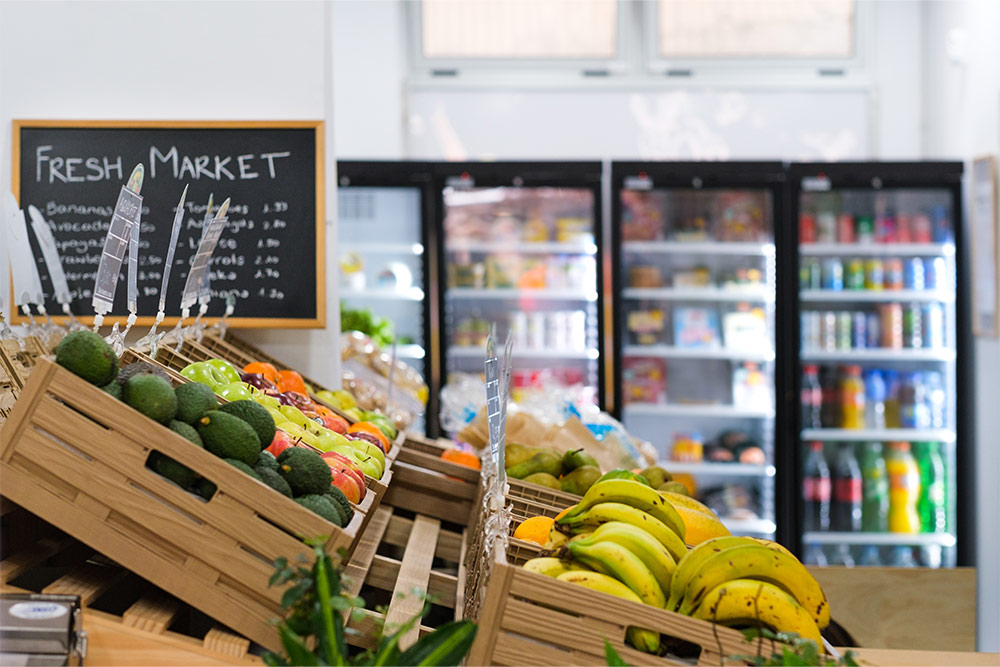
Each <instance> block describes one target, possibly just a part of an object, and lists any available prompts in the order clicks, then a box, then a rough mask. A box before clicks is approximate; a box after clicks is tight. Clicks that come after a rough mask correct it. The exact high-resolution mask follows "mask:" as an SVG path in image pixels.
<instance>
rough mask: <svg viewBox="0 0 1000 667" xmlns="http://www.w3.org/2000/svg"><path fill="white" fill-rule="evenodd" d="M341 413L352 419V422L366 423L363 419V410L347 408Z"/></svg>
mask: <svg viewBox="0 0 1000 667" xmlns="http://www.w3.org/2000/svg"><path fill="white" fill-rule="evenodd" d="M341 412H343V413H344V414H345V415H347V417H348V419H350V420H351V421H355V422H360V421H364V418H362V416H361V410H359V409H358V408H347V409H344V410H341Z"/></svg>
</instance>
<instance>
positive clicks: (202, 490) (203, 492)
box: [194, 477, 216, 500]
mask: <svg viewBox="0 0 1000 667" xmlns="http://www.w3.org/2000/svg"><path fill="white" fill-rule="evenodd" d="M194 490H195V492H196V493H197V494H198V495H199V496H201V497H202V498H204V499H205V500H209V499H210V498H211V497H212V496H213V495H215V490H216V486H215V484H213V483H212V482H210V481H208V480H207V479H205V478H204V477H202V478H201V479H199V480H198V481H197V482H195V485H194Z"/></svg>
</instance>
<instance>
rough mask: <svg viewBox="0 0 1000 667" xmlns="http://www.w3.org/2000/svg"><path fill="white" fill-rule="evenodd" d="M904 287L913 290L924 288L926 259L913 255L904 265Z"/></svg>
mask: <svg viewBox="0 0 1000 667" xmlns="http://www.w3.org/2000/svg"><path fill="white" fill-rule="evenodd" d="M903 288H904V289H912V290H922V289H924V260H922V259H920V258H919V257H911V258H910V259H908V260H906V263H905V264H904V265H903Z"/></svg>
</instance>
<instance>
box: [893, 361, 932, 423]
mask: <svg viewBox="0 0 1000 667" xmlns="http://www.w3.org/2000/svg"><path fill="white" fill-rule="evenodd" d="M899 425H900V426H901V427H902V428H930V425H931V415H930V408H929V406H928V405H927V388H926V386H925V385H924V380H923V374H922V373H916V372H914V373H907V374H906V375H904V376H903V379H902V382H900V385H899Z"/></svg>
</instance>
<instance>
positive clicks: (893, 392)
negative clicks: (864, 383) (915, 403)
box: [883, 369, 901, 428]
mask: <svg viewBox="0 0 1000 667" xmlns="http://www.w3.org/2000/svg"><path fill="white" fill-rule="evenodd" d="M883 375H884V376H885V427H886V428H899V427H900V426H901V420H900V415H899V412H900V408H899V385H900V382H899V371H894V370H891V369H886V370H885V371H884V372H883Z"/></svg>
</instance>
